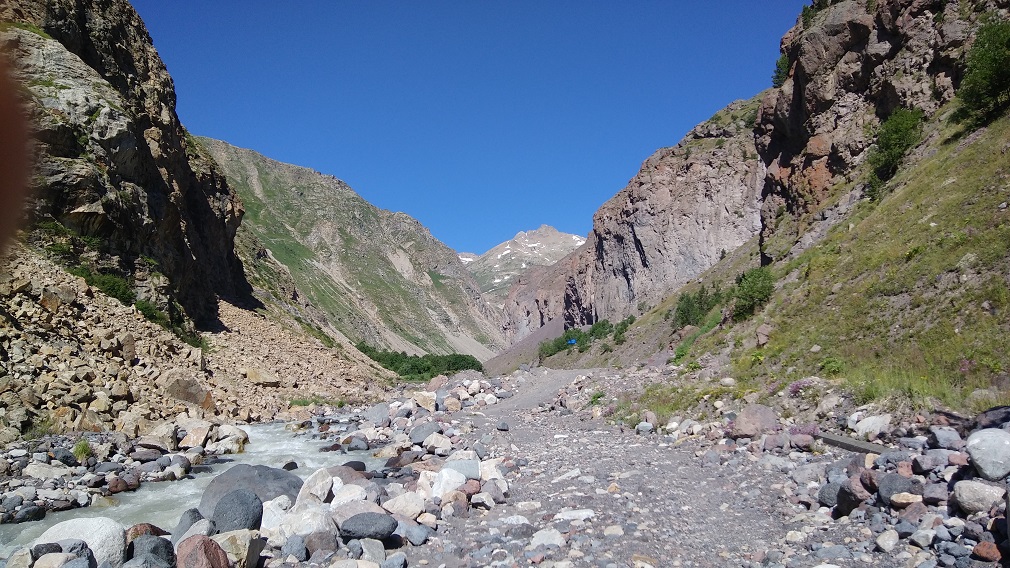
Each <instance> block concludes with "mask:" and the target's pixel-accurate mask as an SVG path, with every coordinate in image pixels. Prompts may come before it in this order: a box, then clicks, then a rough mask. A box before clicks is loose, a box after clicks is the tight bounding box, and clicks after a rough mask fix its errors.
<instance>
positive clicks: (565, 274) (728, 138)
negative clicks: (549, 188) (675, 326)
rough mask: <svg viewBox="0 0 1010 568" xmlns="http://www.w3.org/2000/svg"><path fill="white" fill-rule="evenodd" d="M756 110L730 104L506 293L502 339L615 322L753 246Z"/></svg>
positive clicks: (655, 159) (661, 155)
mask: <svg viewBox="0 0 1010 568" xmlns="http://www.w3.org/2000/svg"><path fill="white" fill-rule="evenodd" d="M757 105H758V99H753V100H750V101H738V102H736V103H733V104H731V105H730V106H728V107H727V108H725V109H723V110H722V111H720V112H719V113H718V114H716V115H715V116H714V117H712V119H710V120H709V121H707V122H705V123H703V124H701V125H699V126H697V127H695V128H694V129H693V130H692V131H691V132H690V133H689V134H688V135H687V136H686V137H685V138H684V139H683V140H682V141H681V142H680V143H679V144H677V145H676V146H673V147H670V148H664V149H662V150H659V151H657V152H656V153H655V154H653V155H652V156H651V157H650V158H649V159H648V160H646V161H645V163H644V164H643V165H642V169H641V170H640V171H639V173H638V175H636V176H635V177H634V178H633V179H632V180H631V181H630V182H629V183H628V185H627V187H625V188H624V189H623V190H621V191H620V192H619V193H618V194H617V195H615V196H614V197H613V198H612V199H610V200H609V201H608V202H607V203H605V204H604V205H603V206H602V207H601V208H600V209H599V210H598V211H597V212H596V215H595V216H594V217H593V230H592V232H591V233H590V234H589V238H588V240H587V242H586V243H585V244H584V245H583V246H582V247H580V248H579V249H578V250H576V251H575V252H573V253H572V254H570V255H569V256H567V257H565V258H564V259H562V260H560V261H559V262H558V263H557V264H555V265H554V266H553V267H551V268H548V269H540V270H534V271H531V272H530V273H529V274H528V275H526V276H523V277H522V279H521V280H520V282H519V283H518V284H517V285H516V286H514V287H513V288H512V290H511V291H510V292H509V295H508V298H507V299H506V303H505V310H506V314H507V315H506V319H507V323H506V326H507V333H508V335H509V336H510V337H511V338H513V339H520V338H522V337H523V336H525V335H527V334H528V333H530V332H531V331H533V330H535V329H537V328H539V327H541V326H543V325H544V324H545V323H546V322H547V321H550V320H552V319H555V318H558V317H563V318H564V319H565V323H566V325H569V326H571V325H584V324H588V323H593V322H594V321H597V320H600V319H611V320H614V319H622V318H624V317H625V316H627V315H629V314H631V313H635V312H636V311H638V310H639V307H640V306H643V307H644V306H651V305H654V304H655V303H656V302H658V301H659V300H661V299H662V298H664V297H665V296H667V295H669V294H670V293H672V292H673V291H675V290H676V289H677V288H679V287H680V286H681V285H683V284H684V283H686V282H687V281H688V280H690V279H691V278H693V277H695V276H697V275H698V274H700V273H701V272H702V271H704V270H706V269H707V268H709V267H710V266H712V265H713V264H715V263H716V262H718V261H719V259H720V258H721V257H722V256H724V255H725V254H726V253H727V252H729V251H732V250H733V249H735V248H737V247H738V246H740V245H742V244H743V243H745V242H747V241H748V240H749V239H750V238H752V237H753V236H754V235H755V234H756V233H757V231H758V228H759V210H758V207H759V198H760V193H761V184H762V181H763V179H764V176H765V170H764V167H763V165H762V164H761V162H760V161H759V160H758V159H757V153H756V151H755V148H754V142H753V136H752V125H753V121H754V118H755V116H756V114H755V113H756V109H757Z"/></svg>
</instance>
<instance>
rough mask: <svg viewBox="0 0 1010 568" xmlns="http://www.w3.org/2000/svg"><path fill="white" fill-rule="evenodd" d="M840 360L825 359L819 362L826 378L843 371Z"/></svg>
mask: <svg viewBox="0 0 1010 568" xmlns="http://www.w3.org/2000/svg"><path fill="white" fill-rule="evenodd" d="M844 368H845V367H844V365H843V364H842V360H841V359H839V358H838V357H825V358H824V360H823V361H821V370H822V371H824V373H825V374H827V375H828V376H834V375H837V374H839V373H841V372H842V370H843V369H844Z"/></svg>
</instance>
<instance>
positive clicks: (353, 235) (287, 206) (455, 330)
mask: <svg viewBox="0 0 1010 568" xmlns="http://www.w3.org/2000/svg"><path fill="white" fill-rule="evenodd" d="M198 144H199V145H200V146H201V147H202V148H204V149H205V151H206V152H207V153H208V154H209V155H211V156H213V159H214V160H215V161H216V162H217V163H218V164H220V167H221V169H222V170H223V171H224V172H225V174H226V175H227V176H228V179H229V181H230V183H231V184H232V185H233V186H234V187H235V188H236V190H237V191H239V192H240V194H241V196H242V199H243V201H244V202H245V203H246V204H247V208H248V210H249V213H248V215H247V216H246V218H245V220H244V221H243V223H242V228H241V229H240V235H239V241H240V242H243V243H244V242H246V241H247V236H249V237H250V238H252V239H255V240H257V241H258V242H259V243H261V244H260V247H261V248H259V249H257V250H247V249H246V247H243V249H242V250H243V254H246V255H249V256H247V257H246V258H244V260H243V262H244V264H245V265H246V266H247V267H249V268H250V269H251V275H250V279H251V280H252V281H253V282H254V283H255V284H256V285H257V286H259V287H263V288H266V289H272V288H276V285H277V283H278V282H297V284H298V288H297V289H289V290H287V291H286V292H284V291H280V290H274V292H273V294H274V296H275V297H281V298H283V299H284V301H286V302H287V303H289V304H292V305H293V307H297V308H298V310H299V311H303V312H305V313H309V314H316V315H318V316H319V319H318V321H319V322H320V326H321V327H323V328H324V329H326V330H327V332H328V333H330V334H331V335H333V336H335V337H338V336H346V337H348V338H350V339H351V340H352V341H354V342H358V341H365V342H366V343H368V344H370V345H373V346H377V347H383V348H389V349H393V350H396V351H407V352H409V353H420V352H433V353H452V352H459V353H467V354H470V355H473V356H475V357H477V358H478V359H482V360H484V359H488V358H489V357H490V356H491V355H492V353H493V351H494V350H495V349H497V348H498V347H501V346H502V344H503V343H504V340H503V338H502V333H501V327H502V326H501V314H500V312H499V311H498V310H497V309H495V308H494V307H492V306H491V305H489V304H488V303H487V302H486V301H485V300H484V298H483V297H482V295H481V292H480V290H479V288H478V286H477V283H476V282H475V281H474V279H473V276H472V275H471V274H470V273H469V272H468V271H467V269H466V267H464V265H463V263H462V262H461V261H460V259H459V256H458V255H457V254H456V253H455V252H454V251H452V250H451V249H449V248H448V247H447V246H445V245H444V244H443V243H441V242H440V241H438V240H437V239H436V238H435V237H433V236H432V234H431V232H430V231H429V230H428V229H427V228H425V227H424V226H423V225H421V224H420V223H419V222H418V221H417V220H416V219H414V218H412V217H410V216H409V215H406V214H404V213H394V212H390V211H385V210H381V209H379V208H377V207H375V206H374V205H372V204H370V203H368V202H367V201H365V200H364V199H362V198H361V196H360V195H358V194H357V193H355V192H354V190H353V189H351V188H350V187H349V186H348V185H347V184H346V183H344V182H342V181H340V180H339V179H337V178H335V177H333V176H328V175H323V174H320V173H319V172H315V171H312V170H310V169H308V168H303V167H299V166H295V165H291V164H284V163H281V162H277V161H275V160H271V159H269V158H266V157H264V156H262V155H260V154H258V153H256V152H253V151H251V150H245V149H242V148H236V147H234V146H231V145H229V144H227V143H225V142H220V141H217V140H212V139H209V138H200V139H199V140H198ZM264 258H266V259H272V260H275V261H277V262H278V263H279V264H280V265H283V271H284V272H285V273H284V274H276V273H274V272H270V271H267V270H266V268H268V267H265V266H261V262H260V261H261V259H264ZM275 266H276V265H275ZM299 293H300V294H302V296H301V297H297V296H298V294H299Z"/></svg>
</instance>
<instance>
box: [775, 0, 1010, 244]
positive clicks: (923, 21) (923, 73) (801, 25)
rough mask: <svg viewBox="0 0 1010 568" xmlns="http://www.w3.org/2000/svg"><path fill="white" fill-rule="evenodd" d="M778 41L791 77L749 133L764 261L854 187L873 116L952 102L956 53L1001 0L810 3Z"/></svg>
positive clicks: (958, 69)
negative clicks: (845, 186)
mask: <svg viewBox="0 0 1010 568" xmlns="http://www.w3.org/2000/svg"><path fill="white" fill-rule="evenodd" d="M816 5H817V6H818V7H817V8H813V9H809V10H808V11H807V15H806V16H805V17H803V18H800V19H798V21H797V24H796V26H795V27H793V28H792V29H791V30H790V31H789V32H788V33H787V34H786V35H785V36H784V37H783V39H782V53H783V54H785V55H786V56H787V57H788V60H789V77H788V79H786V80H785V82H784V83H783V85H782V86H781V87H780V88H778V89H775V90H772V91H770V92H769V93H768V94H767V95H766V96H765V97H764V99H763V100H762V102H761V109H760V113H759V117H758V123H757V127H756V130H755V136H756V139H757V148H758V151H759V152H760V154H761V158H762V160H763V161H764V163H765V164H767V174H766V176H765V179H764V182H763V189H762V194H763V204H762V208H761V222H762V228H761V249H762V257H763V260H764V262H770V261H772V260H775V259H778V258H782V257H784V256H785V255H787V254H788V253H789V252H790V250H792V249H793V247H794V245H795V244H796V243H797V242H798V241H800V240H801V237H802V236H803V234H804V232H805V231H806V230H807V228H808V226H809V224H810V221H812V213H814V212H816V211H817V210H819V209H820V208H821V206H822V205H824V204H825V203H826V202H827V201H829V200H831V199H832V198H836V197H837V196H836V195H833V194H832V188H834V187H836V186H838V185H840V184H842V183H844V182H848V181H853V179H854V176H858V175H859V173H860V170H858V169H857V168H858V166H859V165H860V164H862V163H863V162H864V161H865V159H866V155H867V152H866V150H867V148H868V147H869V146H870V144H871V143H872V142H873V136H874V131H875V129H876V127H877V126H878V125H879V123H880V121H881V119H883V118H886V117H887V116H888V115H889V114H890V113H891V112H892V111H894V110H895V109H896V108H899V107H904V108H917V109H921V110H922V111H924V113H925V114H926V116H930V115H931V114H932V113H934V112H935V111H936V110H937V109H938V108H939V107H940V106H941V105H943V104H944V103H946V102H948V101H950V100H951V99H952V98H953V97H954V91H955V87H956V86H957V85H958V83H959V81H960V77H961V73H962V70H963V69H962V55H963V52H964V49H965V45H966V43H967V42H968V40H969V38H970V32H971V30H972V29H974V27H975V25H976V24H977V21H978V19H979V18H980V17H981V15H982V14H984V13H986V12H989V11H992V10H1004V11H1005V10H1006V9H1007V7H1008V5H1010V3H1008V2H1006V1H1005V0H998V1H997V0H989V1H981V2H968V1H967V0H961V1H947V0H914V1H912V0H887V1H880V0H878V1H873V0H865V1H864V0H844V1H841V2H831V3H830V5H829V3H828V2H818V3H816Z"/></svg>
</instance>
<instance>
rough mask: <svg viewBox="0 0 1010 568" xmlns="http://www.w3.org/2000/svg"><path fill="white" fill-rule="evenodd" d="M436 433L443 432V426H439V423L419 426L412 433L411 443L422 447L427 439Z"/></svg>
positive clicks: (427, 423) (426, 423)
mask: <svg viewBox="0 0 1010 568" xmlns="http://www.w3.org/2000/svg"><path fill="white" fill-rule="evenodd" d="M436 432H437V433H441V432H442V425H441V424H439V423H438V422H434V421H432V422H425V423H423V424H419V425H417V426H415V427H414V428H413V429H411V431H410V443H411V444H417V445H421V444H422V443H423V442H424V440H425V438H427V437H428V436H431V435H432V434H434V433H436Z"/></svg>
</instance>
